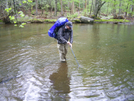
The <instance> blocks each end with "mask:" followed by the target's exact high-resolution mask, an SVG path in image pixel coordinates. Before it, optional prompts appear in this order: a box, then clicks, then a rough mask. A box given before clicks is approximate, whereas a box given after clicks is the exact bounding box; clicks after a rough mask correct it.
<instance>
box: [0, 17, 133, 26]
mask: <svg viewBox="0 0 134 101" xmlns="http://www.w3.org/2000/svg"><path fill="white" fill-rule="evenodd" d="M69 20H70V21H72V22H73V23H83V22H81V20H80V18H73V19H70V18H69ZM56 21H57V19H56V18H55V19H48V18H47V19H45V18H38V17H29V16H26V17H24V18H20V17H19V18H17V22H18V23H55V22H56ZM87 23H90V22H87ZM94 23H109V24H134V22H133V21H131V20H128V19H94ZM0 24H4V23H3V22H2V21H0Z"/></svg>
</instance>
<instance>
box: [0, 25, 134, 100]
mask: <svg viewBox="0 0 134 101" xmlns="http://www.w3.org/2000/svg"><path fill="white" fill-rule="evenodd" d="M51 26H52V24H27V25H26V26H25V28H19V27H14V26H13V25H0V101H133V100H134V73H133V72H134V26H133V25H131V26H130V25H113V24H93V25H89V24H74V25H73V32H74V35H73V36H74V37H73V38H74V41H73V51H74V53H75V56H76V58H77V60H78V62H79V64H80V67H79V68H77V67H78V66H77V63H76V61H75V58H74V56H73V54H72V52H71V50H70V48H68V54H67V62H66V63H61V62H60V61H59V54H58V49H57V42H56V40H55V39H53V38H50V37H49V36H48V35H47V31H48V29H49V28H50V27H51Z"/></svg>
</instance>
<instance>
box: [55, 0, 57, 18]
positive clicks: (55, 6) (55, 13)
mask: <svg viewBox="0 0 134 101" xmlns="http://www.w3.org/2000/svg"><path fill="white" fill-rule="evenodd" d="M55 16H57V0H55Z"/></svg>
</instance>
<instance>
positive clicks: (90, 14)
mask: <svg viewBox="0 0 134 101" xmlns="http://www.w3.org/2000/svg"><path fill="white" fill-rule="evenodd" d="M92 8H93V0H92V4H91V8H90V15H91V12H92Z"/></svg>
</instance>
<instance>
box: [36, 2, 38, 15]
mask: <svg viewBox="0 0 134 101" xmlns="http://www.w3.org/2000/svg"><path fill="white" fill-rule="evenodd" d="M36 15H38V0H36Z"/></svg>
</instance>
